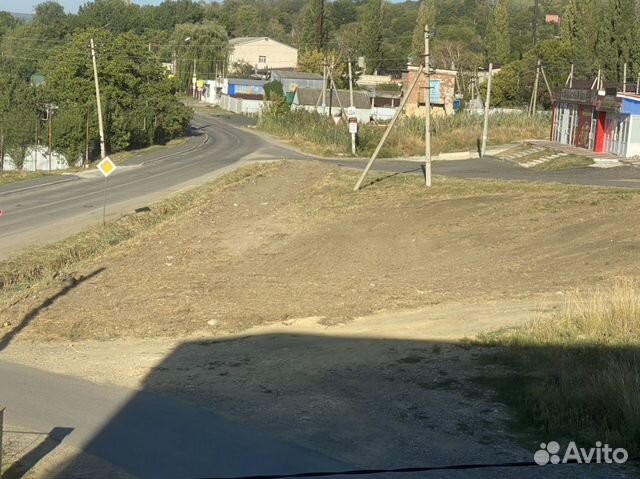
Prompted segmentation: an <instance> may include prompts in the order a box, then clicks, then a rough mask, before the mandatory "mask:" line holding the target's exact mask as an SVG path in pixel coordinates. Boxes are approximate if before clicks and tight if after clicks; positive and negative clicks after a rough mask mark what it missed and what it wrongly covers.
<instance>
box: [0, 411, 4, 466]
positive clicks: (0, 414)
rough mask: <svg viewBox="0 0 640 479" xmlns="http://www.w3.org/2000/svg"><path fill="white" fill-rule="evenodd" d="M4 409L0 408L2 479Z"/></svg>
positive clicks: (0, 463) (0, 464) (0, 462)
mask: <svg viewBox="0 0 640 479" xmlns="http://www.w3.org/2000/svg"><path fill="white" fill-rule="evenodd" d="M4 409H5V408H4V407H0V478H1V477H2V440H3V439H2V431H3V430H4Z"/></svg>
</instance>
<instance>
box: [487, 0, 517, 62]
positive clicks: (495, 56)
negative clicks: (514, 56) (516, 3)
mask: <svg viewBox="0 0 640 479" xmlns="http://www.w3.org/2000/svg"><path fill="white" fill-rule="evenodd" d="M508 3H509V0H498V1H497V3H496V5H495V7H493V11H492V12H491V16H490V18H489V26H488V27H487V37H486V44H487V61H489V62H493V63H499V64H505V63H507V62H509V60H510V59H511V37H510V34H509V9H508Z"/></svg>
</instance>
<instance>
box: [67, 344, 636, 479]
mask: <svg viewBox="0 0 640 479" xmlns="http://www.w3.org/2000/svg"><path fill="white" fill-rule="evenodd" d="M487 351H489V350H488V349H485V348H470V347H461V346H459V345H456V344H450V343H443V342H430V341H401V340H390V339H362V338H340V337H327V336H312V335H296V334H271V335H260V336H248V337H240V338H235V339H229V340H221V341H201V342H189V343H184V344H182V345H181V346H179V347H177V348H176V349H175V351H174V352H173V353H172V354H171V355H170V356H169V357H167V358H166V359H164V360H163V361H162V362H161V363H160V364H159V365H158V366H157V367H156V368H155V369H154V370H152V371H151V372H150V373H149V375H148V377H147V378H146V380H145V382H144V385H143V390H142V391H141V392H139V393H138V394H136V395H135V396H134V397H133V398H132V399H131V400H130V401H129V402H128V403H127V404H126V405H125V406H124V407H123V408H122V409H121V410H120V411H119V412H118V413H117V414H116V415H115V416H114V417H112V418H111V419H110V420H109V421H108V423H107V424H106V425H105V426H104V427H103V428H102V430H101V431H100V432H99V433H98V434H97V435H96V436H95V437H94V438H93V439H92V440H91V441H90V443H89V444H88V445H87V447H86V448H85V452H87V453H89V454H91V455H93V456H97V457H100V458H102V459H104V460H106V461H108V462H110V463H112V464H114V465H116V466H117V467H118V468H120V469H122V470H124V471H127V472H129V473H130V474H132V475H133V476H135V477H140V478H154V479H164V478H167V479H169V478H185V479H189V478H193V479H195V478H206V477H236V476H246V475H258V474H285V473H300V472H310V471H338V470H344V469H354V468H356V469H357V468H367V469H369V468H407V467H433V466H453V465H462V466H464V465H473V464H480V465H495V466H496V467H490V468H482V469H473V468H472V469H469V470H446V471H432V472H428V473H420V474H417V475H416V474H402V475H398V474H375V475H372V476H371V477H376V478H381V477H385V478H386V477H389V478H392V477H420V478H432V477H434V478H435V477H447V478H449V477H451V478H483V479H484V478H489V479H490V478H503V477H518V478H542V477H544V478H547V477H551V478H555V477H557V478H561V477H562V478H566V477H575V478H578V477H580V478H582V477H592V478H604V477H607V478H609V477H635V476H634V475H632V474H631V473H629V472H628V471H626V470H625V469H621V468H620V467H618V466H612V465H608V464H603V465H597V466H596V465H588V466H587V465H576V464H573V465H562V464H561V465H558V466H546V467H540V466H535V465H533V466H532V465H528V466H526V467H499V466H500V465H504V464H507V463H527V464H531V463H532V460H533V453H534V452H535V451H536V450H537V449H538V448H539V447H540V443H541V442H548V441H550V440H558V441H560V442H561V443H562V438H558V437H557V436H551V437H549V434H547V433H544V432H543V431H542V430H540V429H536V428H534V427H525V426H523V425H522V424H519V423H516V422H514V420H513V416H512V415H511V414H510V412H509V411H510V410H509V409H508V407H507V406H506V405H504V404H502V403H500V402H499V401H497V400H496V395H495V391H494V390H492V389H491V388H488V387H487V385H486V384H485V383H486V382H487V381H485V380H490V381H493V383H494V385H498V388H499V389H500V390H501V393H505V392H506V393H507V394H508V395H512V396H513V397H512V398H511V399H512V400H513V401H515V402H517V401H519V400H520V399H521V397H520V396H521V395H522V393H523V391H524V389H523V381H515V380H514V376H513V372H512V371H510V370H507V369H504V368H501V367H497V366H495V365H493V364H491V362H490V361H487V360H486V359H487V354H488V353H487ZM547 353H548V352H546V351H541V354H547ZM605 353H606V352H603V355H604V354H605ZM500 385H502V386H500ZM566 439H567V441H568V440H571V439H572V438H571V437H568V438H566ZM634 474H635V473H634ZM56 477H58V478H60V479H62V478H74V477H83V476H82V471H81V470H79V465H77V464H74V461H71V462H70V463H69V464H67V466H66V467H65V468H64V469H63V470H62V471H60V473H59V474H58V475H57V476H56ZM331 477H337V476H335V475H334V476H331Z"/></svg>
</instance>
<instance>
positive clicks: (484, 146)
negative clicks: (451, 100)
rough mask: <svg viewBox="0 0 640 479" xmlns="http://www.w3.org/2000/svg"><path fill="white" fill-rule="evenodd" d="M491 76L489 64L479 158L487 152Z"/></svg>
mask: <svg viewBox="0 0 640 479" xmlns="http://www.w3.org/2000/svg"><path fill="white" fill-rule="evenodd" d="M492 76H493V63H489V80H488V81H487V98H486V100H485V103H484V126H483V128H482V147H481V148H480V158H483V157H484V154H485V152H486V151H487V137H488V136H489V107H490V106H491V77H492Z"/></svg>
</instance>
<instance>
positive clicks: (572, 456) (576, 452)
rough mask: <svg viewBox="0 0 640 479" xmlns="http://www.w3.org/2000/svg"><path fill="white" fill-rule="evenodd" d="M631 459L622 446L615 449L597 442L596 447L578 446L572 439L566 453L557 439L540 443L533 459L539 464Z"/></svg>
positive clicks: (625, 460) (598, 462)
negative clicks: (562, 451)
mask: <svg viewBox="0 0 640 479" xmlns="http://www.w3.org/2000/svg"><path fill="white" fill-rule="evenodd" d="M627 459H629V453H628V452H627V450H626V449H623V448H621V447H619V448H617V449H613V448H612V447H610V446H609V444H604V445H603V444H602V443H601V442H600V441H597V442H596V446H595V447H591V448H588V449H587V448H584V447H578V446H577V445H576V443H575V442H574V441H571V442H570V443H569V444H568V445H567V448H566V449H565V450H564V454H561V451H560V444H558V443H557V442H556V441H550V442H548V443H544V442H543V443H542V444H540V449H539V450H537V451H536V453H535V454H534V455H533V460H534V461H535V462H536V464H538V465H539V466H544V465H546V464H549V463H551V464H567V463H578V464H614V463H615V464H624V463H625V462H627Z"/></svg>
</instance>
